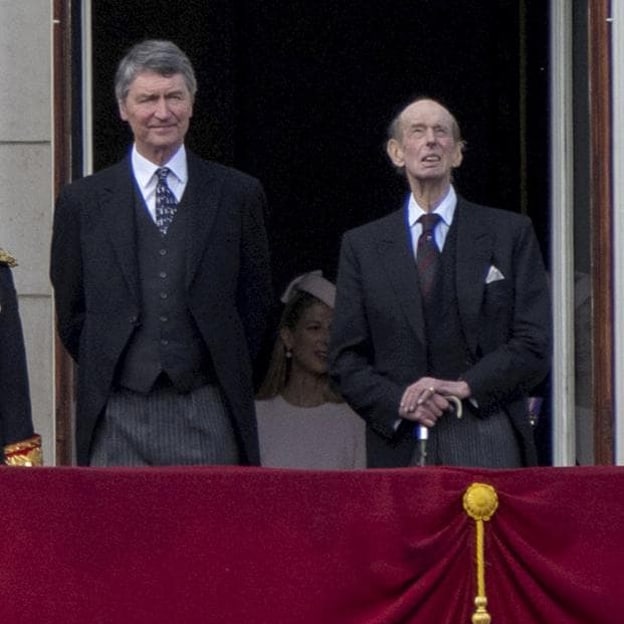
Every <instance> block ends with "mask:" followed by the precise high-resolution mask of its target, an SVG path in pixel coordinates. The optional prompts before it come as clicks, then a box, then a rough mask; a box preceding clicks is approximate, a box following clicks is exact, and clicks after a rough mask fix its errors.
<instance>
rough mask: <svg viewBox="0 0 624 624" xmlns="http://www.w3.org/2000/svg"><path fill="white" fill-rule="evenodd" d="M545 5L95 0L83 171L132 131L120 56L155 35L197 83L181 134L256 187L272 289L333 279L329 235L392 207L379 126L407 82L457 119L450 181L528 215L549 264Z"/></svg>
mask: <svg viewBox="0 0 624 624" xmlns="http://www.w3.org/2000/svg"><path fill="white" fill-rule="evenodd" d="M547 18H548V2H543V1H542V0H524V1H520V2H518V0H481V1H475V2H465V0H412V1H404V2H391V3H362V2H356V1H355V0H341V1H340V2H327V1H326V0H319V1H317V2H310V1H309V0H291V1H289V2H278V1H276V0H263V1H262V2H251V1H245V0H238V1H227V0H215V1H211V2H205V1H200V0H186V1H185V2H171V1H170V0H169V1H166V2H165V1H162V0H151V1H144V2H138V1H130V2H129V1H128V0H94V1H93V32H92V37H93V64H94V97H93V98H92V101H93V118H94V120H95V122H94V129H93V131H94V162H95V169H96V170H97V169H101V168H102V167H104V166H107V165H109V164H111V163H113V162H115V161H116V160H118V159H119V158H120V157H121V156H123V154H124V153H125V152H126V150H127V149H128V146H129V144H130V142H131V135H130V133H129V131H128V129H127V128H126V127H125V126H124V124H123V123H122V122H121V121H119V118H118V114H117V106H116V102H115V99H114V95H113V76H114V71H115V67H116V64H117V62H118V60H119V58H120V57H121V56H122V55H123V53H124V52H125V51H126V49H127V48H128V47H129V46H131V45H132V44H134V43H136V42H137V41H140V40H142V39H146V38H167V39H171V40H173V41H175V42H176V43H177V44H178V45H179V46H180V47H181V48H182V49H183V50H184V51H185V52H186V53H187V54H188V55H189V57H190V59H191V62H192V63H193V65H194V67H195V70H196V73H197V77H198V82H199V92H198V95H197V100H196V103H195V108H194V118H193V120H192V124H191V130H190V133H189V137H188V141H187V144H188V146H189V147H190V148H191V149H193V150H194V151H196V152H197V153H199V154H200V155H201V156H203V157H205V158H211V159H216V160H219V161H221V162H223V163H225V164H229V165H233V166H235V167H238V168H240V169H242V170H244V171H246V172H248V173H251V174H253V175H255V176H257V177H258V178H260V179H261V181H262V182H263V184H264V186H265V189H266V191H267V196H268V198H269V207H270V215H269V217H268V225H269V232H270V238H271V245H272V255H273V261H274V278H275V284H276V288H277V292H278V293H280V292H281V290H282V289H283V287H284V286H285V284H286V283H288V281H289V280H290V279H291V278H292V277H294V276H295V275H297V274H299V273H301V272H303V271H308V270H312V269H316V268H320V269H323V271H324V272H325V274H326V275H328V276H329V277H330V278H333V277H334V276H335V270H336V264H337V258H338V251H339V245H340V236H341V234H342V233H343V232H344V231H345V230H346V229H348V228H350V227H353V226H356V225H358V224H361V223H364V222H366V221H369V220H371V219H374V218H376V217H379V216H381V215H384V214H387V213H388V212H390V211H392V210H394V209H396V208H398V207H399V206H400V204H401V202H402V199H403V196H404V194H405V189H406V187H405V182H404V180H402V179H401V178H399V177H398V176H397V175H396V174H395V173H394V171H393V170H392V168H391V167H390V165H389V162H388V160H387V157H386V155H385V151H384V143H385V132H386V127H387V125H388V122H389V121H390V119H391V118H392V116H393V115H394V113H395V112H396V110H397V108H398V107H399V106H400V105H402V104H404V103H406V102H407V101H409V100H410V98H411V97H412V96H414V95H419V94H425V95H430V96H432V97H436V98H439V99H441V100H442V101H444V102H445V103H446V104H447V106H448V107H449V108H450V109H451V110H452V111H453V112H454V113H455V115H456V117H457V119H458V121H459V123H460V125H461V127H462V131H463V134H464V138H465V139H466V141H467V144H468V149H467V152H466V154H465V158H464V162H463V164H462V167H461V168H460V169H459V170H458V171H457V173H456V176H455V182H456V187H457V189H458V191H459V192H460V193H461V194H463V195H464V196H465V197H466V198H468V199H470V200H473V201H476V202H480V203H484V204H489V205H495V206H498V207H502V208H506V209H509V210H513V211H523V212H526V213H528V214H529V216H531V217H532V219H533V221H534V224H535V227H536V230H537V232H538V237H539V238H540V242H541V244H542V247H543V251H544V255H545V260H546V262H547V263H548V248H549V240H548V221H549V214H548V204H549V197H548V193H549V190H548V179H549V165H548V149H549V147H548V84H547V81H548V26H547V24H548V21H547Z"/></svg>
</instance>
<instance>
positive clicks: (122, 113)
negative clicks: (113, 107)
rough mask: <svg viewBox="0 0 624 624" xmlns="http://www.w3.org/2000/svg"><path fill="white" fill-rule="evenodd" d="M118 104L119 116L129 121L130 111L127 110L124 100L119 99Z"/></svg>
mask: <svg viewBox="0 0 624 624" xmlns="http://www.w3.org/2000/svg"><path fill="white" fill-rule="evenodd" d="M117 106H118V108H119V116H120V117H121V118H122V119H123V120H124V121H128V113H127V112H126V104H125V102H124V101H123V100H117Z"/></svg>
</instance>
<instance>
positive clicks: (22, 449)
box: [4, 433, 43, 466]
mask: <svg viewBox="0 0 624 624" xmlns="http://www.w3.org/2000/svg"><path fill="white" fill-rule="evenodd" d="M4 463H5V464H6V465H7V466H43V453H42V451H41V436H40V435H39V434H38V433H36V434H35V435H34V436H32V437H31V438H27V439H26V440H21V441H20V442H14V443H13V444H7V445H6V446H5V447H4Z"/></svg>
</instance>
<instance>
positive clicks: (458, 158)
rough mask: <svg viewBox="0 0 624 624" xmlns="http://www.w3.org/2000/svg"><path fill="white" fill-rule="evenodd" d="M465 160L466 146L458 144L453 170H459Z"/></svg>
mask: <svg viewBox="0 0 624 624" xmlns="http://www.w3.org/2000/svg"><path fill="white" fill-rule="evenodd" d="M463 160H464V146H463V144H462V143H458V144H457V148H456V151H455V154H454V155H453V169H457V167H459V165H461V164H462V161H463Z"/></svg>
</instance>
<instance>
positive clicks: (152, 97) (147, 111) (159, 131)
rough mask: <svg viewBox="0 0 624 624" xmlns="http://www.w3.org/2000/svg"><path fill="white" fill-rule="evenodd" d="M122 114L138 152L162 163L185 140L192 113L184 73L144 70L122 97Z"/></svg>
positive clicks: (190, 98) (191, 98) (191, 101)
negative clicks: (161, 73)
mask: <svg viewBox="0 0 624 624" xmlns="http://www.w3.org/2000/svg"><path fill="white" fill-rule="evenodd" d="M119 114H120V115H121V118H122V119H123V120H124V121H127V122H128V124H129V125H130V127H131V128H132V132H133V134H134V140H135V142H136V146H137V150H138V151H139V153H140V154H141V155H142V156H144V157H145V158H147V159H149V160H151V161H152V162H155V163H157V164H161V163H164V162H166V161H167V160H168V159H169V157H170V156H172V155H173V154H174V153H175V152H176V150H177V149H178V148H179V147H180V146H181V145H182V143H183V142H184V137H185V135H186V133H187V131H188V128H189V121H190V119H191V117H192V115H193V97H192V96H191V94H190V92H189V90H188V88H187V86H186V82H185V81H184V77H183V76H182V74H173V75H172V76H161V75H160V74H156V73H154V72H143V73H140V74H138V75H137V77H136V78H135V79H134V80H133V81H132V83H131V84H130V89H129V91H128V95H127V96H126V98H125V99H124V100H120V101H119Z"/></svg>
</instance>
